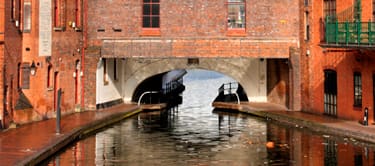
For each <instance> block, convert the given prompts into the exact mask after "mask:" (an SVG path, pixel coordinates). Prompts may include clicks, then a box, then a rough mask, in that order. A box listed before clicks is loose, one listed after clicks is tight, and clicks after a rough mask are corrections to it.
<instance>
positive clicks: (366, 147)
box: [45, 70, 375, 166]
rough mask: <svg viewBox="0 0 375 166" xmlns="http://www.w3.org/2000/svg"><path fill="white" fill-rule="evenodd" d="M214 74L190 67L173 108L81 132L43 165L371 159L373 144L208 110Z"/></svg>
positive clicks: (216, 81) (316, 164) (222, 79)
mask: <svg viewBox="0 0 375 166" xmlns="http://www.w3.org/2000/svg"><path fill="white" fill-rule="evenodd" d="M231 81H233V80H232V79H231V78H228V77H226V76H223V75H220V74H218V73H213V72H208V71H201V70H191V71H189V72H188V74H187V75H186V76H185V77H184V84H185V86H186V90H185V92H184V93H183V100H184V101H183V104H182V105H180V106H179V107H178V108H175V109H171V110H166V111H157V112H145V113H141V114H138V115H135V116H133V117H132V118H130V119H127V120H124V121H123V122H121V123H119V124H116V125H113V126H111V127H109V128H107V129H104V130H102V131H100V132H98V133H96V134H94V135H91V136H89V137H87V138H84V139H82V140H80V141H78V142H76V143H74V144H72V145H71V146H70V147H68V148H66V149H65V150H63V151H62V152H60V153H59V154H58V155H56V156H54V157H52V158H51V159H50V160H49V161H47V162H46V163H45V164H46V165H313V166H320V165H374V163H375V162H374V160H375V155H374V145H372V144H366V143H362V142H359V141H356V140H354V139H352V138H339V137H335V136H332V135H327V134H319V133H312V132H310V131H308V130H306V129H303V128H300V127H298V126H283V125H282V124H278V123H275V122H269V121H266V120H264V119H259V118H256V117H252V116H249V115H245V114H239V113H229V112H225V111H217V110H213V108H212V107H211V106H210V105H211V102H212V101H213V100H214V98H215V97H216V95H217V88H218V87H220V85H221V84H223V83H227V82H231Z"/></svg>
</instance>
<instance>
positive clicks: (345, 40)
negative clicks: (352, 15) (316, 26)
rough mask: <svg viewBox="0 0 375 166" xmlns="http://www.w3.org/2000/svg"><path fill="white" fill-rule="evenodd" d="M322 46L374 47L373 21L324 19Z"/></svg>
mask: <svg viewBox="0 0 375 166" xmlns="http://www.w3.org/2000/svg"><path fill="white" fill-rule="evenodd" d="M324 31H325V33H324V41H323V42H322V43H321V46H322V47H344V48H375V22H360V21H354V22H348V21H346V22H339V21H329V20H328V19H326V21H325V24H324Z"/></svg>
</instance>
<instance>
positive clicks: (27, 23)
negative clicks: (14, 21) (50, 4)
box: [23, 2, 31, 32]
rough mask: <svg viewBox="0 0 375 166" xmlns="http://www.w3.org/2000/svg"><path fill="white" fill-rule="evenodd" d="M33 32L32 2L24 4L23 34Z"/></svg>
mask: <svg viewBox="0 0 375 166" xmlns="http://www.w3.org/2000/svg"><path fill="white" fill-rule="evenodd" d="M30 31H31V2H24V3H23V32H30Z"/></svg>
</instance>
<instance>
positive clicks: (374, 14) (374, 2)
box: [372, 0, 375, 21]
mask: <svg viewBox="0 0 375 166" xmlns="http://www.w3.org/2000/svg"><path fill="white" fill-rule="evenodd" d="M372 21H375V0H372Z"/></svg>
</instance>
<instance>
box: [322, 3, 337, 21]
mask: <svg viewBox="0 0 375 166" xmlns="http://www.w3.org/2000/svg"><path fill="white" fill-rule="evenodd" d="M336 14H337V2H336V0H323V19H324V20H325V19H326V17H327V16H335V17H336Z"/></svg>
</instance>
